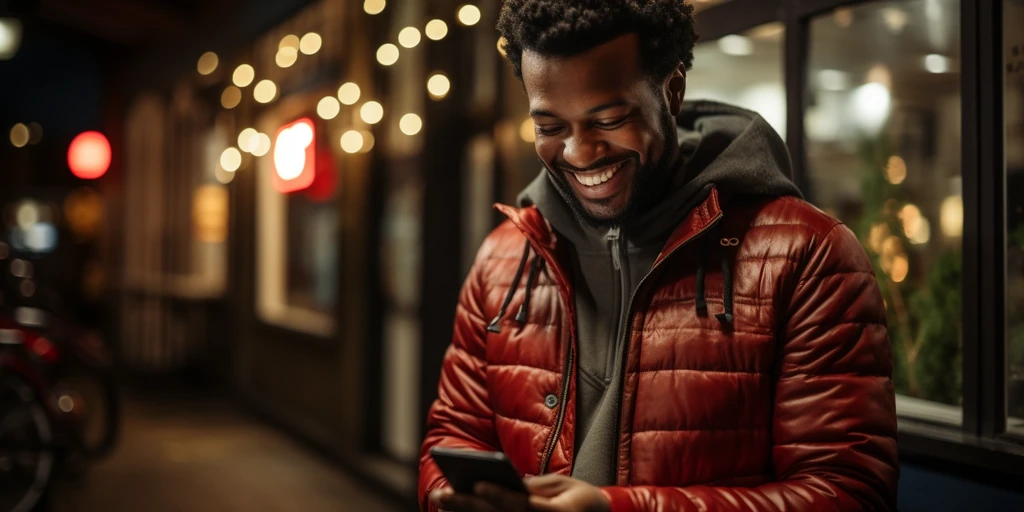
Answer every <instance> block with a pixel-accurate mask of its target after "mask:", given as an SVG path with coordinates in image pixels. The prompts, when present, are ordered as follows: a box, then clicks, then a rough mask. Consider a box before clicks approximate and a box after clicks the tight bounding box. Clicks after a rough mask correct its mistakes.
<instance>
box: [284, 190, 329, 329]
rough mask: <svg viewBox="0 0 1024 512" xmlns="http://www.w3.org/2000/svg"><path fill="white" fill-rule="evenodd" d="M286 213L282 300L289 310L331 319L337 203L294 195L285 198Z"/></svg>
mask: <svg viewBox="0 0 1024 512" xmlns="http://www.w3.org/2000/svg"><path fill="white" fill-rule="evenodd" d="M333 195H334V194H333V192H332V193H331V196H333ZM287 211H288V231H287V237H288V257H287V259H286V261H287V265H288V266H287V270H286V276H285V283H286V287H287V288H286V289H287V292H286V295H285V300H286V301H287V303H288V305H290V306H295V307H299V308H302V309H308V310H313V311H317V312H320V313H325V314H331V315H333V314H334V305H335V303H336V302H337V299H338V227H339V226H338V220H339V219H338V206H337V203H335V202H334V201H332V200H327V199H322V198H318V200H313V199H311V198H310V197H308V196H306V195H298V194H294V195H291V196H288V208H287Z"/></svg>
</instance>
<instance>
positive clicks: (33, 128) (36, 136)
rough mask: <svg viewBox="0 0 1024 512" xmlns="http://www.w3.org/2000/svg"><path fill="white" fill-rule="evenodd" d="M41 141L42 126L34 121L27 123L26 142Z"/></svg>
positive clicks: (37, 142)
mask: <svg viewBox="0 0 1024 512" xmlns="http://www.w3.org/2000/svg"><path fill="white" fill-rule="evenodd" d="M42 141H43V126H42V125H41V124H39V123H37V122H35V121H33V122H31V123H29V124H28V143H29V144H32V145H36V144H39V143H40V142H42Z"/></svg>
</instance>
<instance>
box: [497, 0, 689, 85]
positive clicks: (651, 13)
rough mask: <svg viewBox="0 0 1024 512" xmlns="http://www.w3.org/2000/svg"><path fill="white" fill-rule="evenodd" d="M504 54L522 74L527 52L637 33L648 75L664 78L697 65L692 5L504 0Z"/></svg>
mask: <svg viewBox="0 0 1024 512" xmlns="http://www.w3.org/2000/svg"><path fill="white" fill-rule="evenodd" d="M497 29H498V32H500V33H501V35H502V37H504V38H505V43H504V49H505V55H506V56H507V57H508V60H509V61H510V62H511V63H512V70H513V72H514V73H515V76H516V78H519V79H522V78H523V68H522V62H523V60H522V59H523V50H530V51H535V52H538V53H541V54H544V55H557V56H569V55H576V54H579V53H583V52H585V51H587V50H589V49H591V48H593V47H595V46H598V45H600V44H603V43H606V42H608V41H611V40H612V39H615V38H616V37H619V36H622V35H625V34H629V33H636V34H637V35H638V36H639V38H640V54H641V56H642V58H643V67H644V72H645V75H647V76H648V77H649V78H654V79H663V78H664V77H667V76H668V75H669V73H671V72H672V71H673V70H675V69H676V68H677V67H678V66H679V63H683V64H684V65H685V69H687V70H689V69H690V67H691V66H692V65H693V45H694V43H696V41H697V37H698V36H697V33H696V32H695V31H694V26H693V6H692V5H690V4H689V3H687V2H686V1H684V0H505V2H504V5H502V7H501V14H499V15H498V24H497Z"/></svg>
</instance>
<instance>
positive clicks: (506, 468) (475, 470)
mask: <svg viewBox="0 0 1024 512" xmlns="http://www.w3.org/2000/svg"><path fill="white" fill-rule="evenodd" d="M430 456H431V457H433V458H434V462H437V466H438V467H439V468H441V471H442V472H443V473H444V477H445V478H447V479H448V483H449V484H450V485H451V486H452V489H454V490H455V492H457V493H460V494H472V493H473V486H474V485H476V483H477V482H488V483H492V484H495V485H498V486H500V487H503V488H505V489H508V490H510V491H515V492H521V493H526V492H527V491H526V485H524V484H523V480H522V479H521V478H519V474H518V473H516V469H515V468H514V467H512V463H511V462H510V461H509V460H508V457H506V456H505V454H504V453H501V452H484V451H479V450H465V449H457V448H445V447H443V446H435V447H433V448H431V449H430Z"/></svg>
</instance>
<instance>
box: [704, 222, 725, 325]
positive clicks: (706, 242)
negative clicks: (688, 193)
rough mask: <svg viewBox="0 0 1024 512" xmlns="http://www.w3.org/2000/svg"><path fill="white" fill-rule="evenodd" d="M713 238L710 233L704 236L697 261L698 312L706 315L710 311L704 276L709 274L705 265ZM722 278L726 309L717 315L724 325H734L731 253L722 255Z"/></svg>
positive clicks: (723, 299)
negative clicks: (705, 294)
mask: <svg viewBox="0 0 1024 512" xmlns="http://www.w3.org/2000/svg"><path fill="white" fill-rule="evenodd" d="M711 238H712V235H711V234H710V233H708V234H706V235H705V236H704V240H703V241H702V242H701V249H700V254H699V261H698V263H697V299H696V303H697V314H699V315H701V316H704V315H706V314H707V311H708V304H707V300H706V298H705V297H704V278H705V276H706V275H707V271H706V270H705V267H706V266H707V262H708V253H709V252H711V246H710V244H711ZM722 279H723V281H724V283H723V290H722V302H723V305H724V306H725V311H724V312H722V313H718V314H716V315H715V318H717V319H718V321H719V322H720V323H722V324H723V325H732V321H733V314H732V269H731V268H730V266H729V255H728V254H723V255H722Z"/></svg>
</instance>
